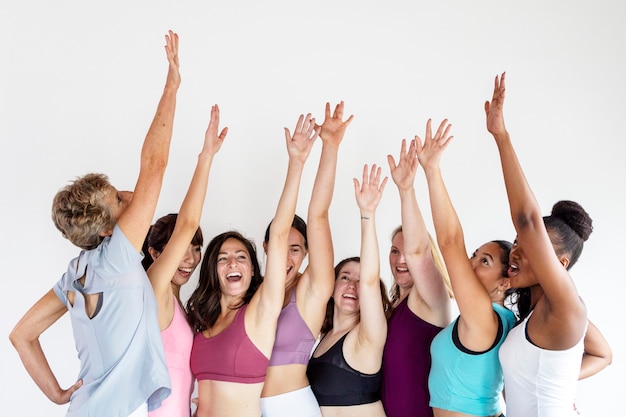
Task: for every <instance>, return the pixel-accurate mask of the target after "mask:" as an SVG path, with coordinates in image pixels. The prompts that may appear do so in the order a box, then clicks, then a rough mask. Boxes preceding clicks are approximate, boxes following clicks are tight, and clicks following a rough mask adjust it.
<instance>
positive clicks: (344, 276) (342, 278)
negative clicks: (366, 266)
mask: <svg viewBox="0 0 626 417" xmlns="http://www.w3.org/2000/svg"><path fill="white" fill-rule="evenodd" d="M360 273H361V264H360V263H358V262H356V261H349V262H346V263H345V264H344V265H343V266H342V267H341V269H339V273H338V274H337V279H336V280H335V290H334V292H333V299H334V301H335V308H337V309H339V310H342V311H347V312H358V311H359V310H360V306H359V280H360Z"/></svg>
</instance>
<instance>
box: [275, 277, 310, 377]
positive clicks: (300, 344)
mask: <svg viewBox="0 0 626 417" xmlns="http://www.w3.org/2000/svg"><path fill="white" fill-rule="evenodd" d="M313 345H315V337H314V336H313V333H311V329H309V326H307V324H306V323H305V322H304V319H303V318H302V316H301V315H300V312H299V311H298V306H297V305H296V290H295V289H294V290H293V291H292V292H291V299H290V300H289V304H287V305H286V306H285V307H284V308H283V309H282V311H281V312H280V316H279V317H278V327H277V328H276V341H275V342H274V348H273V349H272V356H271V358H270V366H277V365H291V364H300V365H307V364H308V363H309V358H310V357H311V351H312V350H313Z"/></svg>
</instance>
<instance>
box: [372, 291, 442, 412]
mask: <svg viewBox="0 0 626 417" xmlns="http://www.w3.org/2000/svg"><path fill="white" fill-rule="evenodd" d="M407 300H408V297H407V298H405V299H404V300H403V301H402V302H401V303H400V304H399V305H398V307H396V309H395V310H394V311H393V313H392V315H391V318H389V321H388V323H387V343H386V344H385V350H384V353H383V380H382V384H381V400H382V402H383V406H384V407H385V413H386V414H387V417H432V415H433V411H432V409H431V408H430V406H429V405H428V402H429V399H430V396H429V394H428V373H429V372H430V343H431V342H432V341H433V339H434V338H435V336H436V335H437V333H439V332H440V331H441V330H442V328H441V327H437V326H434V325H432V324H430V323H428V322H426V321H424V320H422V319H421V318H419V317H418V316H416V315H415V314H414V313H413V312H412V311H411V309H409V305H408V302H407Z"/></svg>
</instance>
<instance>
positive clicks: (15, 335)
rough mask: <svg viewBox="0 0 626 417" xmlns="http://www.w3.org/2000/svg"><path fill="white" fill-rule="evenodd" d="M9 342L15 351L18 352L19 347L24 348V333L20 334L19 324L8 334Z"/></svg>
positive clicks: (25, 340)
mask: <svg viewBox="0 0 626 417" xmlns="http://www.w3.org/2000/svg"><path fill="white" fill-rule="evenodd" d="M9 340H10V341H11V344H12V345H13V347H14V348H15V350H17V351H19V350H20V347H21V346H24V344H25V343H26V342H27V339H26V337H25V335H24V333H23V332H22V330H21V328H20V325H19V324H18V325H17V326H15V328H14V329H13V330H12V331H11V333H9Z"/></svg>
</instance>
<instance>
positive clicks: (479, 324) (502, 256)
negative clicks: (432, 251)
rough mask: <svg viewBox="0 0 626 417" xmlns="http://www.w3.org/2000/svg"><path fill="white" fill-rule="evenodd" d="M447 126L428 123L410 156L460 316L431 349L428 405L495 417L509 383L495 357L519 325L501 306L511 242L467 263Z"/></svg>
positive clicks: (444, 411)
mask: <svg viewBox="0 0 626 417" xmlns="http://www.w3.org/2000/svg"><path fill="white" fill-rule="evenodd" d="M450 127H451V125H449V124H448V121H447V120H444V121H443V122H441V124H440V125H439V128H438V129H437V131H436V133H435V135H432V133H431V121H430V120H428V123H427V125H426V136H425V138H424V141H423V142H422V140H421V139H420V138H419V137H417V136H416V137H415V140H414V141H412V143H411V151H412V152H409V153H410V154H411V155H415V154H417V159H418V160H419V163H420V164H421V165H422V167H423V168H424V173H425V174H426V180H427V182H428V190H429V195H430V205H431V210H432V214H433V222H434V225H435V231H436V233H437V243H438V244H439V248H440V249H441V253H442V255H443V259H444V261H445V263H446V269H447V270H448V273H449V274H450V280H451V282H452V288H453V290H454V294H455V295H456V301H457V304H458V307H459V311H460V315H459V317H458V318H457V319H456V320H455V321H453V322H452V323H451V324H450V325H448V326H447V327H446V328H445V329H444V330H443V331H442V332H441V333H439V334H438V335H437V336H436V337H435V339H434V340H433V343H432V345H431V356H432V368H431V371H430V376H429V380H428V385H429V391H430V405H431V407H433V412H434V415H435V417H461V416H498V415H500V414H501V410H500V394H501V392H502V387H503V382H504V381H503V376H502V368H501V366H500V361H499V359H498V350H499V348H500V346H501V345H502V342H503V341H504V339H505V337H506V335H507V333H508V332H509V331H510V330H511V328H513V326H514V324H515V315H514V314H513V312H512V311H510V310H508V309H507V308H505V307H504V299H505V297H506V295H507V290H508V289H509V286H510V282H509V279H508V276H507V269H508V262H509V252H510V250H511V243H509V242H503V241H493V242H488V243H485V244H484V245H482V246H480V247H479V248H478V249H477V250H476V251H475V252H474V253H473V254H472V256H471V257H470V258H469V259H468V258H467V249H466V247H465V239H464V235H463V229H462V227H461V223H460V221H459V218H458V216H457V214H456V211H455V209H454V207H453V206H452V201H451V200H450V196H449V195H448V191H447V189H446V186H445V183H444V181H443V176H442V174H441V169H440V166H439V161H440V159H441V155H442V153H443V151H444V150H445V149H446V148H447V146H448V144H449V143H450V141H451V140H452V136H450V135H449V130H450ZM414 158H415V157H414ZM413 162H414V164H415V165H417V162H416V161H415V160H413ZM461 363H462V364H463V366H459V364H461Z"/></svg>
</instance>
